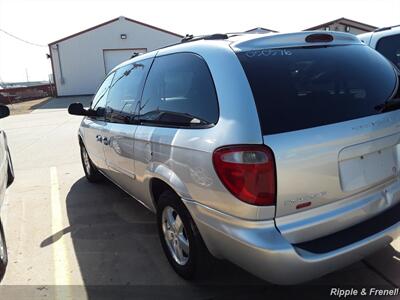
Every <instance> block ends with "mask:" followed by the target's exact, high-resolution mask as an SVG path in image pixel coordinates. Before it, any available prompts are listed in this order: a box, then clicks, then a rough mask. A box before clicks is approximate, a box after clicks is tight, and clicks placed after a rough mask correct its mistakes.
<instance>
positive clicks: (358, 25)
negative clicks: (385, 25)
mask: <svg viewBox="0 0 400 300" xmlns="http://www.w3.org/2000/svg"><path fill="white" fill-rule="evenodd" d="M333 23H341V24H343V25H349V26H352V27H355V28H358V29H361V30H370V31H373V30H375V29H377V28H378V27H375V26H373V25H368V24H365V23H361V22H358V21H354V20H351V19H347V18H339V19H336V20H333V21H330V22H326V23H323V24H320V25H317V26H313V27H310V28H307V29H304V30H315V29H318V28H321V27H326V26H329V25H331V24H333Z"/></svg>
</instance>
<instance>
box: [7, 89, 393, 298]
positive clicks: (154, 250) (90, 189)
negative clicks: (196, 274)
mask: <svg viewBox="0 0 400 300" xmlns="http://www.w3.org/2000/svg"><path fill="white" fill-rule="evenodd" d="M76 100H78V101H82V102H85V103H88V102H89V101H90V100H89V98H88V97H80V98H79V99H77V98H59V99H54V100H52V101H49V102H47V103H45V104H44V105H42V106H41V107H39V108H38V109H36V110H34V111H33V112H32V113H29V114H22V115H15V116H11V117H9V118H6V119H4V120H0V127H1V128H3V129H4V130H5V131H6V132H7V135H8V139H9V146H10V149H11V152H12V156H13V161H14V167H15V173H16V180H15V183H14V184H13V186H12V187H11V188H10V189H9V190H8V192H7V196H6V200H5V203H4V206H3V208H2V212H1V218H2V220H3V223H4V226H5V232H6V237H7V242H8V249H9V266H8V270H7V273H6V276H5V278H4V280H3V282H2V283H1V285H0V299H18V298H17V297H16V296H15V295H17V294H18V295H21V298H22V297H26V299H36V298H37V299H52V298H53V297H51V296H52V293H54V295H55V296H58V298H59V299H81V298H82V299H99V298H101V297H100V296H101V294H102V290H101V289H95V288H93V287H94V286H102V287H105V288H106V287H110V286H112V287H115V288H116V289H115V291H116V290H117V289H121V287H129V286H134V287H136V288H137V289H136V291H135V293H137V295H139V297H138V298H140V299H145V298H147V297H148V296H149V297H151V298H154V299H161V297H165V296H173V297H177V298H181V299H192V298H193V299H215V298H218V299H219V298H221V299H222V298H223V299H225V298H226V299H238V298H241V297H242V296H243V297H245V298H248V297H249V296H250V295H251V297H252V298H257V299H258V298H259V299H265V298H266V296H267V295H268V294H269V291H270V289H279V287H278V288H277V287H272V286H271V285H270V284H268V283H265V282H263V281H261V280H259V279H257V278H255V277H254V276H252V275H250V274H249V273H247V272H245V271H243V270H241V269H240V268H238V267H236V266H234V265H232V264H230V263H227V262H223V261H220V262H216V264H215V267H214V269H213V270H212V272H210V274H209V276H208V278H206V279H204V280H202V281H197V282H193V283H190V282H186V281H184V280H182V279H181V278H180V277H178V276H177V275H176V274H175V273H174V272H173V271H172V269H171V268H170V266H169V265H168V262H167V260H166V258H165V257H164V255H163V253H162V250H161V246H160V244H159V241H158V236H157V230H156V226H155V217H154V216H153V215H152V213H150V212H149V211H147V210H146V209H145V208H144V207H142V206H141V205H140V204H138V203H137V202H136V201H134V200H133V199H132V198H130V197H129V196H128V195H126V194H125V193H124V192H122V191H121V190H119V189H118V188H117V187H115V186H113V185H112V184H111V183H107V182H105V183H104V184H90V183H89V182H87V181H86V179H85V178H84V173H83V170H82V167H81V163H80V156H79V148H78V142H77V130H78V127H79V123H80V120H81V118H80V117H75V116H70V115H68V114H67V112H66V107H67V106H68V104H69V103H71V102H74V101H76ZM328 285H329V286H335V285H346V286H352V285H356V286H387V287H388V288H390V287H399V286H400V240H399V239H398V240H396V241H394V242H393V243H392V244H391V246H390V247H387V248H385V249H383V250H381V251H380V252H378V253H376V254H374V255H373V256H371V257H368V258H367V259H365V260H363V261H361V262H358V263H356V264H354V265H351V266H349V267H347V268H346V269H344V270H340V271H337V272H335V273H333V274H329V275H326V276H324V277H322V278H320V279H317V280H314V281H313V282H310V283H307V284H305V285H303V286H310V287H311V286H313V287H315V286H328ZM54 286H63V287H62V288H61V289H58V290H57V288H55V287H54ZM282 289H284V288H282ZM28 295H29V297H28ZM103 295H104V294H103ZM327 296H328V291H327ZM24 299H25V298H24ZM392 299H393V298H392Z"/></svg>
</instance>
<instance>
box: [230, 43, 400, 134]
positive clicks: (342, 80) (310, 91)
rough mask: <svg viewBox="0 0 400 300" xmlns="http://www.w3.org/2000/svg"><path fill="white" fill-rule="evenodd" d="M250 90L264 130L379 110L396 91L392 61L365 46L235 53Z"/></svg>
mask: <svg viewBox="0 0 400 300" xmlns="http://www.w3.org/2000/svg"><path fill="white" fill-rule="evenodd" d="M237 55H238V57H239V60H240V62H241V64H242V66H243V68H244V71H245V73H246V75H247V78H248V81H249V83H250V86H251V89H252V91H253V96H254V99H255V102H256V106H257V110H258V115H259V119H260V123H261V128H262V131H263V134H275V133H281V132H287V131H294V130H300V129H305V128H310V127H316V126H322V125H327V124H332V123H337V122H343V121H347V120H352V119H356V118H361V117H366V116H370V115H373V114H377V113H379V109H377V106H378V105H379V104H381V103H383V102H384V101H386V100H388V99H389V98H390V97H391V96H392V95H393V93H394V92H395V88H396V84H397V76H396V73H395V71H394V69H393V67H392V66H391V65H390V63H389V62H388V61H387V60H386V59H385V58H384V57H382V56H381V55H379V53H377V52H375V50H373V49H371V48H369V47H368V46H365V45H342V46H329V47H302V48H287V49H274V50H268V49H267V50H252V51H246V52H240V53H237Z"/></svg>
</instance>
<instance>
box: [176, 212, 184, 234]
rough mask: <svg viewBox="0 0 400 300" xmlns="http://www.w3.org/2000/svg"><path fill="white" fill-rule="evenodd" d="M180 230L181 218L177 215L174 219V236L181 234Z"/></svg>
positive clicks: (181, 225)
mask: <svg viewBox="0 0 400 300" xmlns="http://www.w3.org/2000/svg"><path fill="white" fill-rule="evenodd" d="M182 228H183V224H182V220H181V217H180V216H179V215H177V216H176V219H175V222H174V229H175V233H176V234H179V233H181V231H182Z"/></svg>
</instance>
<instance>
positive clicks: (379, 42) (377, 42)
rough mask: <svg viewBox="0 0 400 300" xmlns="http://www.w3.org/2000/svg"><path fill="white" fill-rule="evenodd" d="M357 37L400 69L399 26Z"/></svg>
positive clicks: (380, 29)
mask: <svg viewBox="0 0 400 300" xmlns="http://www.w3.org/2000/svg"><path fill="white" fill-rule="evenodd" d="M358 37H359V38H360V40H361V41H362V42H364V43H365V44H366V45H368V46H370V47H371V48H373V49H375V50H377V51H378V52H380V53H381V54H382V55H383V56H385V57H386V58H387V59H389V60H390V61H391V62H392V63H393V64H394V65H395V66H396V67H397V68H398V69H400V25H397V26H391V27H384V28H379V29H377V30H375V31H373V32H368V33H363V34H360V35H358Z"/></svg>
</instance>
